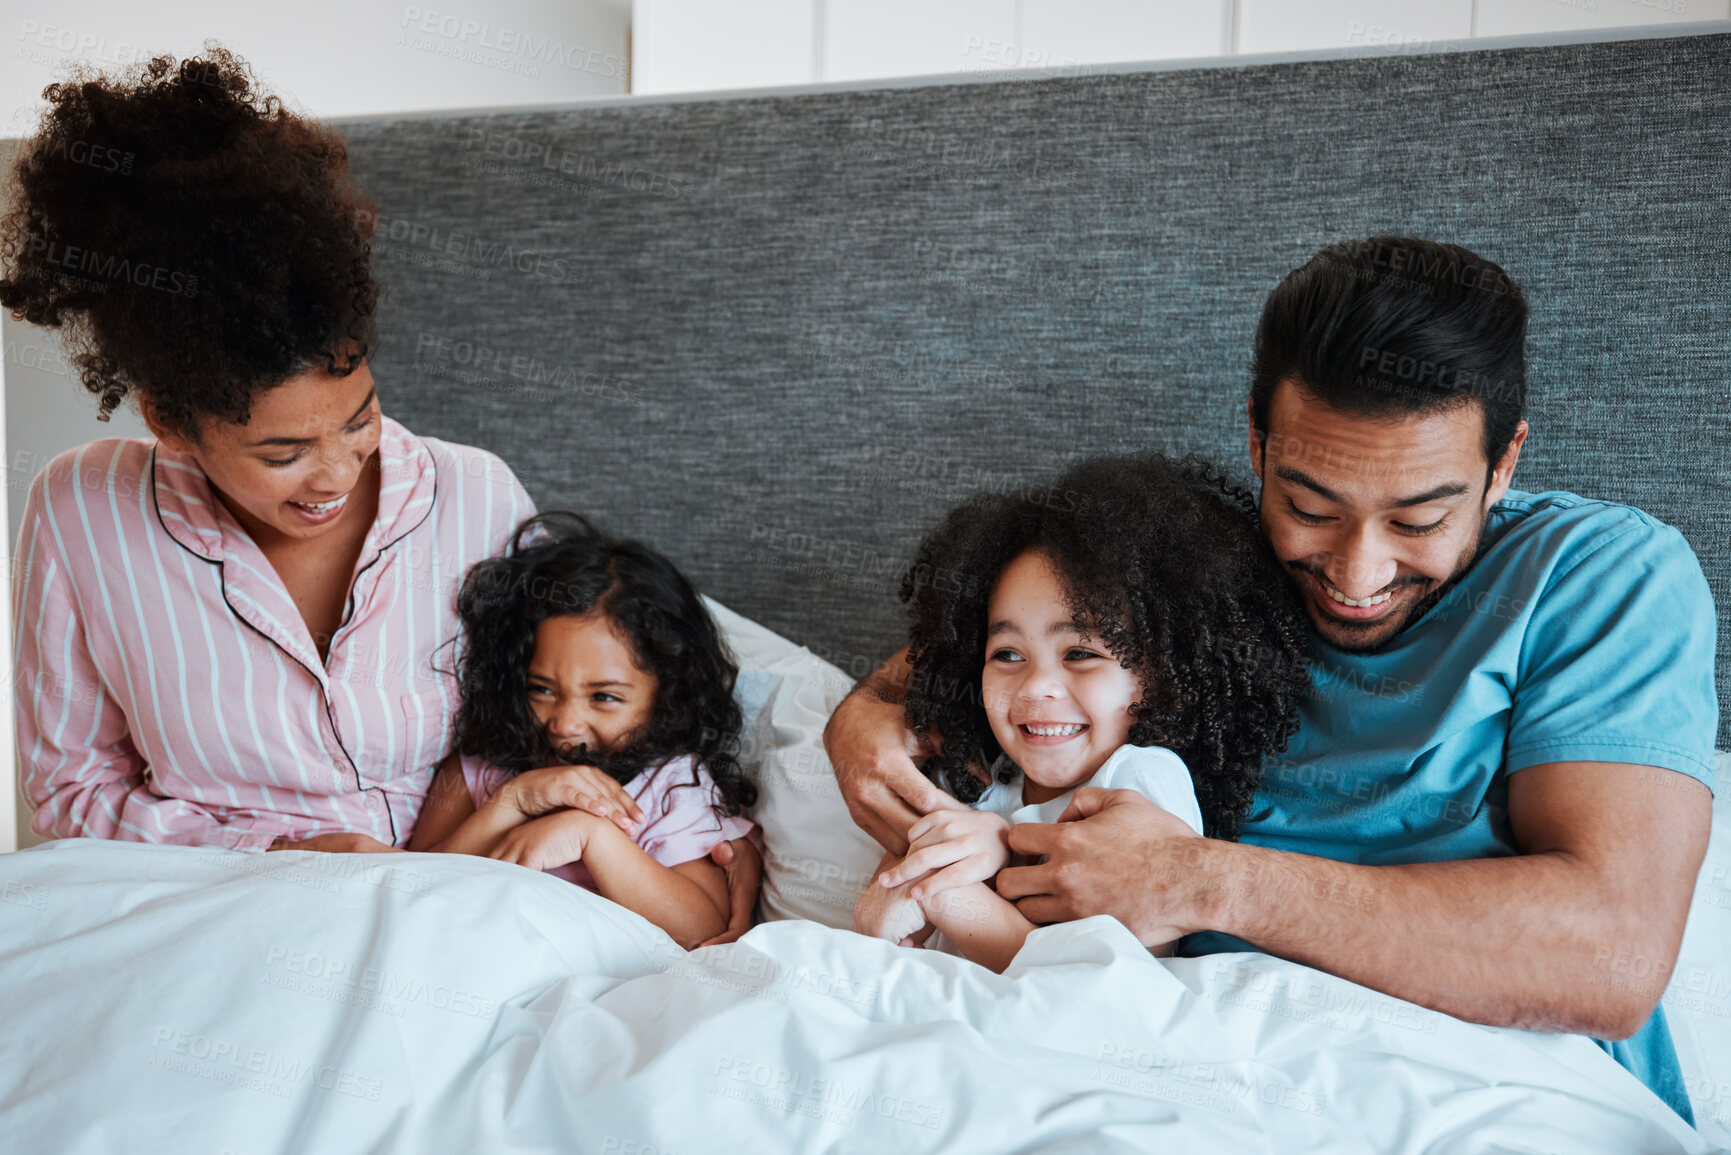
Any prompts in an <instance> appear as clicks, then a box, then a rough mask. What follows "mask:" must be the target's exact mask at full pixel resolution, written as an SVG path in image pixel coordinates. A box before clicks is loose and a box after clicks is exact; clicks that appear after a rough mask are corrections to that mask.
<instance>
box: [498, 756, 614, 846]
mask: <svg viewBox="0 0 1731 1155" xmlns="http://www.w3.org/2000/svg"><path fill="white" fill-rule="evenodd" d="M488 805H489V806H495V805H496V806H501V807H507V808H509V809H512V810H515V811H516V812H517V813H518V814H520V815H522V816H523V817H524V818H535V817H538V816H540V815H542V814H550V813H552V812H553V811H555V810H566V809H569V810H582V811H584V812H586V813H589V814H593V815H594V816H595V817H597V818H605V819H607V820H608V821H610V822H612V823H613V824H614V825H615V826H617V827H619V829H621V830H623V831H624V832H625V833H627V834H632V835H635V834H636V833H637V824H638V823H640V822H642V821H643V817H644V815H643V808H642V807H641V806H639V805H637V800H636V799H635V798H633V797H631V795H630V794H628V793H626V792H625V787H623V786H621V785H620V784H619V782H618V781H617V780H616V779H615V778H613V777H612V776H611V775H609V774H606V773H604V772H602V771H601V770H599V769H597V768H596V767H594V766H548V767H545V768H543V769H540V770H526V771H524V772H523V773H521V774H519V775H517V776H516V777H515V778H512V779H511V780H510V781H508V782H506V783H505V785H504V786H503V787H501V788H500V790H499V793H497V794H495V795H494V796H493V798H492V800H491V801H490V802H489V803H488Z"/></svg>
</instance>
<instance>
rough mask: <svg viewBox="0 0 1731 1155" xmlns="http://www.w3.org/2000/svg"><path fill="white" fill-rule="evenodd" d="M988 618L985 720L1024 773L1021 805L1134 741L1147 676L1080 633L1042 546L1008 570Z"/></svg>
mask: <svg viewBox="0 0 1731 1155" xmlns="http://www.w3.org/2000/svg"><path fill="white" fill-rule="evenodd" d="M986 623H987V625H986V664H985V670H984V672H983V674H982V675H981V678H980V691H981V697H982V699H983V703H984V705H985V709H986V719H987V721H988V722H989V723H990V724H991V727H992V735H993V737H995V738H997V740H998V745H1000V746H1002V747H1003V749H1004V753H1006V754H1008V755H1009V756H1010V759H1011V760H1012V761H1013V762H1015V763H1016V765H1018V766H1020V767H1021V768H1022V772H1023V774H1024V775H1026V780H1025V781H1024V783H1023V787H1022V801H1023V802H1025V803H1038V802H1045V801H1048V800H1049V799H1052V798H1056V797H1057V796H1058V795H1060V794H1062V793H1064V791H1066V790H1069V789H1071V788H1072V787H1074V786H1078V785H1080V784H1082V783H1083V782H1086V781H1087V780H1088V779H1089V778H1091V777H1093V775H1094V773H1095V771H1097V770H1099V769H1100V767H1101V766H1102V765H1104V764H1105V762H1106V759H1108V758H1110V757H1111V756H1112V752H1113V751H1114V750H1116V749H1118V747H1120V746H1122V745H1124V743H1125V742H1126V741H1128V740H1129V737H1130V725H1131V723H1132V722H1134V721H1135V718H1134V716H1133V715H1132V714H1131V712H1130V710H1131V707H1132V706H1134V705H1135V704H1136V703H1137V702H1138V701H1140V700H1141V697H1142V684H1141V679H1140V678H1138V677H1137V676H1136V675H1135V674H1133V673H1132V672H1131V671H1129V670H1127V669H1125V668H1124V667H1123V666H1121V665H1119V664H1118V661H1117V659H1116V658H1114V657H1112V656H1111V654H1110V653H1108V652H1107V651H1106V649H1105V647H1103V646H1101V645H1100V644H1098V643H1097V642H1095V641H1094V640H1093V639H1091V638H1090V637H1088V635H1086V634H1084V633H1082V632H1081V631H1080V630H1078V629H1076V626H1075V623H1074V622H1072V621H1071V620H1070V609H1069V606H1068V604H1067V598H1066V595H1065V591H1064V585H1063V581H1062V580H1061V579H1060V577H1059V576H1058V573H1057V571H1056V570H1054V569H1053V568H1052V564H1051V562H1050V561H1049V560H1047V557H1046V555H1045V554H1044V553H1041V552H1039V551H1034V550H1030V551H1029V552H1027V553H1024V554H1022V555H1021V556H1020V557H1018V558H1016V560H1014V561H1012V562H1011V563H1010V564H1009V565H1007V566H1005V567H1004V572H1003V573H1002V574H1000V575H999V576H998V584H997V586H996V587H995V588H994V589H993V590H992V596H991V599H990V600H989V601H988V602H987V603H986Z"/></svg>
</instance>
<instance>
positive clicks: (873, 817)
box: [823, 651, 965, 856]
mask: <svg viewBox="0 0 1731 1155" xmlns="http://www.w3.org/2000/svg"><path fill="white" fill-rule="evenodd" d="M905 653H906V651H903V653H902V654H897V655H896V656H895V657H893V658H891V659H890V660H889V661H888V662H886V663H884V667H883V669H881V670H879V671H877V672H876V673H875V674H873V675H872V676H871V677H870V678H868V679H866V681H864V682H862V683H861V684H860V685H859V687H858V688H857V689H855V690H854V692H853V693H851V694H849V695H848V696H847V698H846V699H845V700H843V702H842V704H841V705H839V706H837V707H836V709H835V713H833V714H831V715H830V719H829V725H827V726H825V727H824V731H823V748H824V751H825V752H826V753H827V754H828V755H829V762H830V765H831V766H833V767H834V768H835V780H836V784H837V785H838V786H840V787H841V796H842V798H843V799H845V800H846V801H847V812H848V814H849V815H850V816H851V817H852V818H853V820H854V824H855V825H857V826H858V827H859V828H860V829H861V830H864V831H865V832H866V833H867V834H869V835H871V836H872V838H873V839H874V840H876V842H877V843H878V845H879V846H882V847H883V848H884V849H885V850H887V851H889V852H890V853H892V854H895V855H898V856H900V855H903V854H906V853H907V850H908V840H907V830H908V827H910V826H912V825H913V824H914V823H915V822H917V821H919V819H920V818H921V817H922V816H923V815H926V814H930V813H931V812H932V811H934V810H940V809H952V810H956V809H965V807H963V805H962V804H961V803H960V802H957V801H956V800H955V799H954V798H952V797H950V796H949V795H948V794H946V793H944V792H943V791H942V790H939V789H938V788H937V787H936V786H933V785H932V784H931V782H929V781H927V779H926V776H925V775H924V774H921V773H920V771H919V767H917V766H915V765H914V759H915V758H920V757H924V756H925V755H927V754H928V753H930V751H928V750H926V748H925V747H924V746H922V745H921V743H920V740H919V739H918V738H917V737H915V735H914V733H913V731H911V730H909V729H908V726H907V720H906V717H905V715H904V714H903V712H902V707H901V704H900V697H899V694H900V691H899V686H900V684H901V682H905V680H906V669H907V662H906V660H905V657H904V655H905ZM898 675H899V681H898V680H897V679H898ZM886 687H888V689H886Z"/></svg>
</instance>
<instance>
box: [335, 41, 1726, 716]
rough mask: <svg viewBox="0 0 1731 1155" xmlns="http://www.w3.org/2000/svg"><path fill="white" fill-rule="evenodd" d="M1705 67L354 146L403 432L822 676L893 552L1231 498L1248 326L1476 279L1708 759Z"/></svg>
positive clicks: (848, 660) (379, 364)
mask: <svg viewBox="0 0 1731 1155" xmlns="http://www.w3.org/2000/svg"><path fill="white" fill-rule="evenodd" d="M1727 126H1731V37H1727V36H1723V35H1719V36H1708V37H1694V38H1688V39H1676V40H1639V41H1627V42H1618V43H1600V44H1587V45H1573V46H1566V47H1551V48H1538V49H1530V48H1529V49H1514V50H1504V51H1491V52H1471V53H1463V54H1451V55H1414V56H1403V57H1390V58H1377V59H1357V60H1332V61H1321V62H1308V63H1285V64H1273V65H1263V66H1253V67H1230V68H1207V69H1199V70H1195V71H1179V72H1170V71H1168V72H1155V73H1133V74H1123V75H1113V76H1101V77H1088V78H1081V79H1057V80H1042V81H1037V82H1026V83H1005V84H979V85H959V86H942V87H926V88H912V89H897V90H884V91H869V92H835V93H819V94H805V95H794V96H786V97H756V98H751V99H737V100H709V101H696V102H689V103H673V104H651V103H644V104H625V105H615V106H604V107H595V108H576V109H566V110H560V111H543V112H530V113H505V114H493V115H474V116H462V117H450V118H434V119H405V120H396V121H382V122H365V123H362V122H356V123H350V124H345V125H342V126H341V127H342V128H343V130H344V132H345V133H346V134H347V136H348V139H349V141H350V144H351V146H352V150H353V163H354V167H355V171H356V173H357V175H358V177H359V179H360V181H361V183H362V184H363V186H364V187H365V188H367V189H368V190H369V191H370V192H371V193H372V194H373V195H374V196H375V197H376V198H377V200H378V202H379V205H380V209H381V219H380V221H379V222H378V223H379V234H378V244H377V247H376V252H377V253H378V255H379V258H380V264H379V268H380V271H381V274H382V276H383V278H384V280H385V282H386V284H387V286H388V288H389V293H388V298H387V301H386V305H385V308H384V313H383V321H384V324H383V332H384V340H383V345H382V347H381V349H380V350H379V352H378V354H377V356H376V358H375V360H374V369H375V373H376V376H377V378H378V380H379V382H380V389H381V393H382V395H383V398H384V403H385V407H386V410H387V412H389V413H391V414H393V415H394V416H396V417H397V418H398V419H400V420H402V421H403V422H404V423H405V424H406V425H408V426H409V427H410V428H411V429H414V430H416V431H417V432H420V433H423V434H430V435H433V436H437V437H443V438H447V439H451V440H456V441H461V442H467V443H470V444H476V445H481V446H485V447H486V448H488V449H491V450H493V451H495V452H497V453H499V454H500V455H501V456H503V457H504V458H505V459H506V461H508V462H509V463H510V464H511V465H512V466H513V467H514V468H515V470H516V472H517V473H518V475H519V476H520V477H521V478H522V479H523V481H524V483H525V484H526V485H527V486H528V488H529V491H530V492H531V493H532V494H533V495H534V497H535V499H536V501H537V502H538V503H539V504H540V505H541V507H542V508H552V507H570V508H575V509H579V510H582V511H585V512H588V513H590V514H592V515H594V516H596V517H597V518H598V519H599V520H600V521H601V522H602V523H603V524H604V525H606V526H607V527H609V528H611V529H613V530H615V531H619V532H624V533H628V534H630V535H632V536H637V537H641V538H644V539H646V540H648V541H650V542H651V543H653V544H654V545H656V546H658V547H659V548H661V549H662V550H664V551H666V552H667V553H668V554H670V555H671V556H672V557H673V558H674V559H675V560H676V561H678V562H679V563H680V564H681V565H682V566H683V567H684V568H685V569H686V571H687V572H688V573H689V574H690V575H691V576H692V577H693V579H694V580H696V581H697V582H698V583H699V585H701V586H702V587H703V588H704V589H705V591H706V592H708V593H710V594H712V595H714V596H715V597H717V598H719V599H720V600H721V601H723V602H725V603H726V604H728V605H730V606H731V607H733V608H734V609H737V610H739V611H740V612H742V613H744V614H747V615H748V616H750V617H752V618H755V619H757V620H759V621H761V622H763V623H765V624H766V625H769V626H770V627H772V628H774V629H776V630H779V631H781V632H782V633H785V634H787V635H788V636H789V637H791V638H793V639H795V640H796V641H799V642H802V643H805V644H807V645H809V646H810V647H811V648H812V649H813V650H815V651H816V652H818V653H819V654H821V655H823V656H825V657H828V658H830V659H831V660H832V661H835V662H836V663H837V664H838V665H840V666H841V667H843V668H844V669H846V670H848V671H849V672H851V673H853V674H856V675H857V674H862V673H864V672H865V671H866V670H867V669H868V668H869V667H870V666H871V665H872V664H874V663H875V662H876V661H877V660H879V659H880V658H882V657H884V656H885V655H887V654H888V653H890V652H891V651H892V650H893V649H894V648H895V647H896V646H897V645H899V640H900V637H901V624H900V622H901V618H900V612H899V607H898V605H897V602H896V593H895V591H896V589H897V586H898V584H899V578H900V574H901V571H902V569H903V567H904V566H905V564H906V562H907V559H908V557H909V554H910V552H911V549H912V546H913V544H914V542H915V541H916V539H917V537H918V535H919V534H920V533H921V532H922V530H923V529H925V528H926V527H927V526H929V525H930V524H931V523H932V522H933V520H934V519H935V518H936V517H937V516H938V515H939V514H940V513H941V512H942V511H943V510H945V509H946V508H948V507H949V506H950V505H952V504H954V503H955V502H956V501H958V500H960V499H961V498H962V497H963V496H965V495H967V494H969V493H971V492H973V491H975V490H978V489H982V488H1004V487H1010V486H1016V485H1021V484H1027V483H1032V482H1037V481H1039V480H1040V479H1043V478H1047V477H1049V476H1050V475H1051V474H1053V473H1054V472H1055V471H1057V470H1058V469H1059V468H1060V467H1062V466H1063V465H1064V464H1066V463H1068V462H1069V461H1071V460H1073V459H1075V458H1077V457H1080V456H1084V455H1088V454H1094V453H1101V452H1110V451H1125V450H1131V449H1137V448H1158V449H1163V450H1165V451H1168V452H1173V453H1180V452H1184V451H1189V450H1198V451H1201V452H1204V453H1207V454H1209V455H1211V456H1214V457H1215V458H1217V459H1219V460H1221V461H1223V462H1226V463H1229V464H1230V465H1231V466H1232V467H1233V468H1234V469H1235V470H1236V471H1237V472H1239V473H1240V474H1241V475H1244V476H1248V472H1249V469H1248V463H1247V460H1246V455H1245V450H1244V428H1243V420H1244V419H1243V416H1242V413H1243V404H1244V397H1245V392H1246V389H1247V381H1248V376H1247V366H1248V360H1249V351H1250V340H1251V334H1252V331H1253V328H1254V325H1255V321H1256V317H1257V314H1258V311H1259V310H1260V307H1261V305H1262V301H1263V298H1264V296H1265V295H1266V293H1267V292H1268V290H1269V289H1270V288H1272V287H1273V285H1274V284H1275V282H1276V281H1277V280H1278V279H1279V278H1280V277H1281V276H1282V275H1283V274H1284V273H1285V272H1286V271H1287V270H1289V269H1291V268H1293V267H1294V266H1296V265H1297V264H1299V263H1301V262H1302V261H1303V260H1304V259H1306V258H1307V257H1308V256H1309V255H1310V254H1311V253H1312V252H1314V251H1315V250H1316V249H1318V248H1320V247H1321V246H1323V245H1325V244H1328V243H1330V242H1333V241H1337V240H1341V239H1344V238H1349V237H1358V236H1368V235H1372V234H1376V233H1387V232H1400V233H1412V234H1417V235H1421V236H1425V237H1430V238H1433V239H1437V240H1448V241H1454V242H1458V243H1460V244H1464V245H1466V246H1468V247H1470V248H1473V249H1476V250H1479V251H1481V252H1483V253H1484V254H1486V255H1487V256H1490V257H1491V258H1493V259H1494V260H1496V261H1498V262H1499V263H1501V264H1502V265H1503V266H1504V267H1505V268H1507V269H1508V270H1509V272H1510V273H1511V274H1512V275H1514V276H1515V277H1516V278H1518V279H1519V280H1521V281H1522V282H1524V284H1525V285H1526V287H1527V289H1528V291H1529V293H1530V296H1531V300H1532V302H1533V305H1534V318H1533V325H1532V336H1531V343H1530V346H1529V353H1530V358H1531V366H1532V372H1531V376H1532V381H1533V404H1532V412H1531V421H1532V424H1533V433H1532V436H1531V438H1530V439H1529V441H1528V445H1527V449H1526V452H1525V455H1524V457H1523V459H1522V464H1521V469H1520V471H1519V473H1518V474H1517V476H1516V485H1517V486H1518V487H1519V488H1523V489H1528V490H1536V489H1547V488H1562V489H1572V490H1574V491H1576V492H1579V493H1583V494H1587V495H1590V496H1595V497H1604V498H1610V499H1614V500H1617V501H1624V502H1629V503H1631V504H1634V505H1637V506H1640V507H1641V508H1643V509H1646V510H1648V511H1650V512H1651V513H1653V514H1655V515H1657V516H1658V517H1660V518H1663V519H1664V520H1666V521H1668V522H1670V523H1672V524H1674V525H1676V526H1678V527H1679V528H1680V529H1681V530H1682V531H1683V532H1684V534H1686V535H1687V536H1688V538H1689V541H1690V543H1691V544H1692V545H1693V546H1694V548H1695V551H1696V552H1697V554H1698V555H1699V556H1700V558H1701V562H1702V565H1703V566H1704V567H1705V569H1706V571H1707V575H1708V578H1709V580H1710V581H1711V582H1712V585H1713V589H1714V593H1715V596H1716V598H1717V601H1718V605H1719V623H1720V624H1719V651H1718V652H1719V684H1720V695H1721V726H1720V745H1721V746H1731V741H1728V740H1727V736H1728V735H1731V708H1728V703H1731V620H1728V615H1731V499H1728V498H1727V496H1726V486H1727V483H1731V448H1728V447H1731V396H1728V393H1731V390H1728V387H1727V373H1726V357H1725V349H1726V339H1725V334H1726V332H1727V320H1728V318H1727V311H1728V310H1727V305H1728V304H1731V261H1728V260H1727V248H1728V245H1731V242H1728V240H1727V235H1728V229H1727V223H1728V222H1727V217H1726V212H1725V208H1726V198H1727V195H1728V190H1731V147H1727V145H1728V141H1727V139H1726V136H1727Z"/></svg>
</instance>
